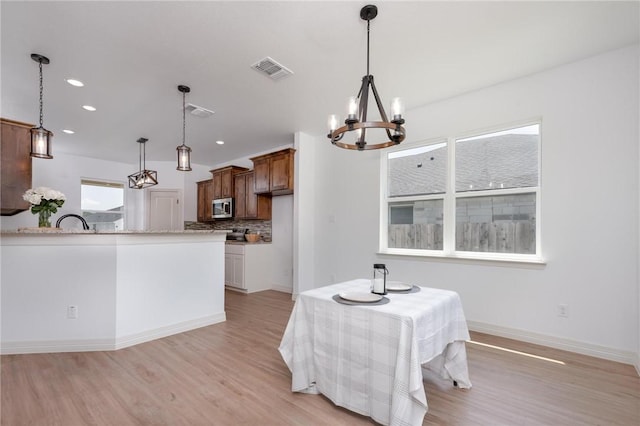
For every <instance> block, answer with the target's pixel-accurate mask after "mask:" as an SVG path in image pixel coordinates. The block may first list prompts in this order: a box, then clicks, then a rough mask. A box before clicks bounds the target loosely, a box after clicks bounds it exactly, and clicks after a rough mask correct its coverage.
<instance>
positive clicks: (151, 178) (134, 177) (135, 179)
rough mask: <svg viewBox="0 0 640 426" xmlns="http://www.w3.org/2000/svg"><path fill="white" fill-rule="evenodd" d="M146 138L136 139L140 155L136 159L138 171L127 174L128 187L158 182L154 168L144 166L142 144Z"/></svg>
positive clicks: (135, 187)
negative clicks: (148, 168) (149, 168)
mask: <svg viewBox="0 0 640 426" xmlns="http://www.w3.org/2000/svg"><path fill="white" fill-rule="evenodd" d="M148 140H149V139H147V138H140V139H138V140H137V141H136V142H138V143H139V144H140V155H139V160H138V165H139V168H140V171H139V172H137V173H134V174H131V175H129V188H133V189H142V188H146V187H148V186H153V185H157V184H158V172H156V171H154V170H147V168H146V167H147V165H146V153H145V147H144V144H145V142H147V141H148Z"/></svg>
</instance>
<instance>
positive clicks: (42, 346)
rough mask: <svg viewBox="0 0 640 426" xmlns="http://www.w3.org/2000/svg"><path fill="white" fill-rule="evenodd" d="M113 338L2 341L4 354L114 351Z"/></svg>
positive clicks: (1, 351)
mask: <svg viewBox="0 0 640 426" xmlns="http://www.w3.org/2000/svg"><path fill="white" fill-rule="evenodd" d="M114 347H115V343H114V341H113V339H86V340H39V341H34V342H2V347H0V353H1V354H2V355H16V354H42V353H54V352H92V351H112V350H113V349H114Z"/></svg>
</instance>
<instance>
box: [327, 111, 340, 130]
mask: <svg viewBox="0 0 640 426" xmlns="http://www.w3.org/2000/svg"><path fill="white" fill-rule="evenodd" d="M338 120H339V118H338V116H337V115H335V114H331V115H330V116H329V119H328V120H327V126H328V127H329V133H333V132H334V131H335V130H336V129H337V128H338Z"/></svg>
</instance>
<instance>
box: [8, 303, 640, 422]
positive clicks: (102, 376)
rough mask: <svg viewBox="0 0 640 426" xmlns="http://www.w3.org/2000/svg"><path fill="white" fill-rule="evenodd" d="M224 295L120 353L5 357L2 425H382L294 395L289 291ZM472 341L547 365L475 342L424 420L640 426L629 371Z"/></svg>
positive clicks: (437, 387)
mask: <svg viewBox="0 0 640 426" xmlns="http://www.w3.org/2000/svg"><path fill="white" fill-rule="evenodd" d="M226 297H227V300H226V312H227V321H226V322H225V323H223V324H216V325H213V326H209V327H204V328H201V329H198V330H193V331H190V332H187V333H182V334H178V335H175V336H171V337H167V338H164V339H160V340H156V341H153V342H149V343H144V344H141V345H137V346H134V347H131V348H127V349H122V350H119V351H113V352H86V353H63V354H35V355H5V356H2V358H1V363H2V365H1V374H2V375H1V386H2V388H1V406H0V408H1V412H0V423H1V424H2V425H6V426H21V425H38V426H39V425H65V426H76V425H77V426H81V425H114V426H115V425H117V426H123V425H196V426H199V425H222V426H226V425H312V426H313V425H358V424H364V425H366V424H368V425H371V424H374V422H373V421H372V420H370V419H369V418H367V417H363V416H360V415H357V414H354V413H351V412H349V411H347V410H345V409H342V408H340V407H336V406H334V405H333V404H332V403H331V402H330V401H329V400H328V399H326V398H325V397H323V396H321V395H306V394H299V393H292V392H291V391H290V389H291V374H290V372H289V370H288V369H287V367H286V365H285V364H284V362H283V361H282V358H281V357H280V354H279V352H278V349H277V348H278V346H279V343H280V339H281V337H282V333H283V332H284V328H285V326H286V323H287V320H288V318H289V314H290V312H291V309H292V307H293V302H291V300H290V295H288V294H284V293H279V292H275V291H265V292H260V293H254V294H250V295H243V294H238V293H234V292H227V294H226ZM472 338H473V340H474V341H477V342H481V343H485V344H490V345H494V346H498V347H502V348H508V349H511V350H515V351H520V352H522V353H526V354H533V355H537V356H539V357H543V358H546V359H542V358H532V357H530V356H527V355H524V354H519V353H513V352H506V351H504V350H502V349H496V348H493V347H487V346H481V345H479V344H474V343H468V344H467V353H468V359H469V371H470V376H471V381H472V383H473V388H472V389H470V390H461V389H456V388H453V387H452V385H451V383H449V382H448V381H443V380H440V379H438V378H435V377H428V378H427V380H425V388H426V391H427V400H428V402H429V412H428V413H427V416H426V417H425V420H424V424H425V425H464V426H466V425H614V424H615V425H638V424H640V378H639V377H638V375H637V374H636V372H635V370H634V368H633V367H632V366H629V365H624V364H619V363H614V362H609V361H604V360H600V359H596V358H591V357H587V356H583V355H577V354H573V353H569V352H564V351H559V350H555V349H549V348H545V347H541V346H536V345H531V344H527V343H522V342H517V341H513V340H508V339H503V338H497V337H493V336H489V335H484V334H479V333H473V334H472ZM552 360H553V361H552ZM554 361H557V362H554Z"/></svg>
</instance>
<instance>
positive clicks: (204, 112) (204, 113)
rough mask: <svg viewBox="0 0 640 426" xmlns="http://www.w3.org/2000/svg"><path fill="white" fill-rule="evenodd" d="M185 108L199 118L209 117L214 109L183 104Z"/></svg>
mask: <svg viewBox="0 0 640 426" xmlns="http://www.w3.org/2000/svg"><path fill="white" fill-rule="evenodd" d="M185 110H186V111H187V112H188V113H189V114H191V115H195V116H196V117H201V118H207V117H211V116H212V115H213V114H214V111H211V110H210V109H206V108H203V107H201V106H198V105H194V104H187V105H185Z"/></svg>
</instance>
